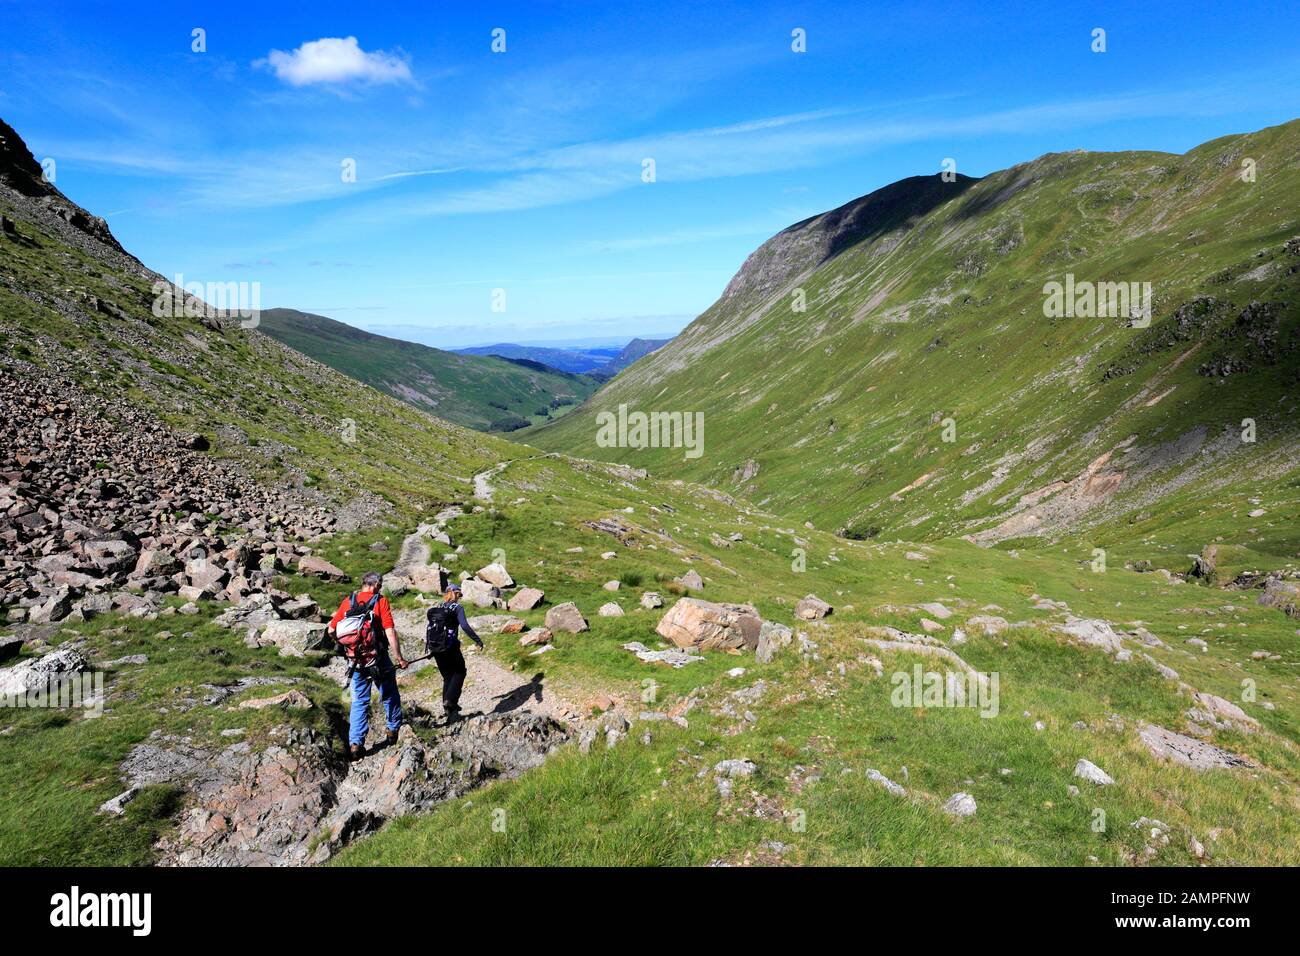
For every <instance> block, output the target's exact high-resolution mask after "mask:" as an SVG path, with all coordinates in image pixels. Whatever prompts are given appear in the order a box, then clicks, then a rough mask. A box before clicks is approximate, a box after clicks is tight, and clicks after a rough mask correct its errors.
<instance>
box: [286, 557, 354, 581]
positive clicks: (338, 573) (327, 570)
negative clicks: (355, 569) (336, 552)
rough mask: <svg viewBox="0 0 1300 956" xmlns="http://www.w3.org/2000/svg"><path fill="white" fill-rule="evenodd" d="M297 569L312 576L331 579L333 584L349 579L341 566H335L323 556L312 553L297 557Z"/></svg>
mask: <svg viewBox="0 0 1300 956" xmlns="http://www.w3.org/2000/svg"><path fill="white" fill-rule="evenodd" d="M298 571H299V573H301V574H310V575H311V576H312V577H315V578H321V579H322V580H325V581H332V582H333V583H335V584H342V583H343V582H345V581H349V580H351V579H350V578H349V577H348V575H347V573H346V572H344V571H343V569H342V568H338V567H335V566H334V565H332V564H330V563H329V562H328V561H326V560H325V559H324V558H322V557H318V556H316V555H314V554H308V555H304V556H303V557H301V558H299V559H298Z"/></svg>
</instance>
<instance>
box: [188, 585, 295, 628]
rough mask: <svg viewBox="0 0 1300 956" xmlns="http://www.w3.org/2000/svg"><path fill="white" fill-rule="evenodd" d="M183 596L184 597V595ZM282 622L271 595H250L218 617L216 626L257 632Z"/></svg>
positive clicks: (214, 621)
mask: <svg viewBox="0 0 1300 956" xmlns="http://www.w3.org/2000/svg"><path fill="white" fill-rule="evenodd" d="M182 596H183V595H182ZM278 620H280V612H279V611H278V610H276V607H275V603H274V602H273V601H272V600H271V595H269V594H260V593H259V594H250V595H248V597H246V598H244V599H243V600H242V601H240V602H239V603H238V604H236V605H235V606H234V607H232V608H231V609H230V610H229V611H226V612H224V613H222V614H219V615H217V617H215V618H214V619H213V623H214V624H219V625H220V626H221V627H229V628H234V629H241V630H256V629H257V628H261V627H265V626H266V625H267V624H270V623H271V622H272V621H278Z"/></svg>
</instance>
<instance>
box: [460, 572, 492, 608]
mask: <svg viewBox="0 0 1300 956" xmlns="http://www.w3.org/2000/svg"><path fill="white" fill-rule="evenodd" d="M461 596H462V597H463V598H464V599H465V601H466V603H469V604H473V605H474V606H475V607H496V606H497V602H498V601H499V600H500V599H501V591H500V589H499V588H497V587H496V586H495V585H493V584H489V583H488V582H486V581H480V580H479V579H478V578H466V579H465V580H464V581H462V582H461Z"/></svg>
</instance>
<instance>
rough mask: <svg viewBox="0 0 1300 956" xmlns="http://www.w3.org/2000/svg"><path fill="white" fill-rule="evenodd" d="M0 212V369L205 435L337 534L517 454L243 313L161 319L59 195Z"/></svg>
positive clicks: (143, 282) (459, 487) (419, 511)
mask: <svg viewBox="0 0 1300 956" xmlns="http://www.w3.org/2000/svg"><path fill="white" fill-rule="evenodd" d="M9 195H12V194H9ZM60 209H62V210H67V218H65V217H64V216H63V215H62V214H60V212H59V210H60ZM0 214H3V215H4V216H5V217H6V219H8V220H9V221H11V222H12V223H13V224H14V229H15V232H14V234H13V235H12V236H6V237H5V240H4V241H3V242H2V243H0V353H3V361H2V362H0V367H3V368H5V369H7V370H9V371H11V372H12V373H13V374H14V375H15V376H16V377H18V378H19V379H23V378H29V377H31V376H41V377H48V378H49V379H51V380H55V381H60V382H66V383H68V384H69V385H70V386H71V387H73V388H75V389H77V390H78V393H79V394H80V395H82V396H83V401H85V402H86V403H88V404H90V405H92V406H93V407H95V408H97V409H99V410H101V411H102V412H104V413H105V414H107V415H110V416H117V415H120V414H121V412H122V411H123V410H124V409H125V410H135V409H139V410H142V411H145V412H147V413H151V414H153V415H156V416H157V417H158V418H159V419H161V420H162V421H163V422H165V423H166V424H167V425H169V426H171V427H172V428H174V429H176V430H178V431H180V432H182V433H184V432H198V433H200V434H201V435H203V436H204V437H205V439H206V440H207V441H208V442H209V443H210V444H211V447H212V451H211V454H213V455H214V456H216V457H218V458H221V459H223V460H226V461H228V462H230V463H232V464H233V465H234V466H235V467H237V468H239V469H241V470H243V471H245V472H248V473H250V474H252V475H253V476H254V477H256V478H258V479H260V480H262V481H263V482H264V483H265V484H267V485H269V486H271V487H275V488H278V489H281V490H283V491H292V492H294V493H295V494H298V495H300V496H302V497H304V498H306V499H309V500H312V499H314V500H317V501H318V502H319V503H320V504H321V505H324V506H327V507H329V508H331V509H334V510H336V511H337V512H338V513H339V514H340V516H345V517H344V518H343V525H344V526H347V525H356V524H364V523H366V522H367V521H371V520H374V519H375V518H376V517H378V516H380V515H389V516H397V517H401V518H402V519H404V520H405V519H408V518H413V517H415V516H420V515H423V514H425V513H427V512H428V510H429V509H430V508H433V507H435V506H436V505H437V504H439V503H441V502H445V501H448V500H454V499H456V498H459V497H461V496H462V495H464V494H465V493H466V490H467V489H468V488H469V487H470V479H471V476H472V475H473V474H474V473H475V472H477V471H481V470H482V469H483V468H485V467H488V466H489V465H491V464H493V463H495V462H496V461H499V460H500V459H501V458H502V457H503V456H504V457H509V456H511V455H512V454H513V453H517V451H518V446H513V445H509V444H507V443H505V442H503V441H500V440H499V439H496V438H492V437H490V436H487V435H483V434H480V433H478V432H474V431H470V430H467V429H464V428H460V427H457V426H455V425H451V424H448V423H447V422H445V421H442V420H440V419H436V418H433V417H432V416H430V415H427V414H424V413H422V412H420V411H417V410H415V409H413V408H411V407H409V406H408V405H406V404H403V403H402V402H398V401H396V400H394V399H391V398H389V397H388V396H386V395H382V394H380V393H378V392H376V391H374V390H373V389H371V388H368V387H367V386H365V385H363V384H361V383H358V382H356V381H354V380H353V379H351V378H348V377H347V376H344V375H341V374H339V373H338V372H335V371H334V370H332V369H330V368H328V367H326V366H324V365H322V364H320V363H318V362H316V361H314V360H312V359H309V358H307V357H306V356H304V355H302V354H300V353H299V352H296V351H294V350H292V349H289V348H286V347H285V346H284V345H282V344H281V343H279V342H277V341H275V340H274V339H272V338H270V337H268V336H266V335H264V334H262V333H261V332H259V331H257V330H255V329H250V328H244V327H243V326H242V325H241V323H240V321H238V320H237V319H234V318H229V317H224V316H219V315H217V314H215V313H213V312H211V311H210V310H209V312H208V314H207V315H205V316H202V317H196V316H193V315H186V314H183V313H182V314H172V313H171V312H170V311H169V310H162V311H163V314H154V309H153V306H154V303H155V299H156V294H155V292H154V288H155V283H156V282H160V281H162V280H161V277H159V276H157V275H156V274H155V273H152V272H150V271H149V270H147V269H146V268H145V267H144V266H142V265H141V264H140V263H139V262H138V261H137V260H135V259H134V258H132V257H130V256H129V255H128V254H126V253H124V252H122V251H121V250H120V248H118V247H117V246H116V243H115V242H113V243H111V244H109V243H110V242H111V238H112V237H111V236H109V235H108V233H107V228H106V227H105V228H104V229H103V233H102V236H106V237H107V238H108V241H107V242H106V241H104V239H103V238H102V237H101V235H98V234H92V233H88V232H86V231H85V230H84V229H83V228H81V227H80V226H74V225H71V224H70V221H72V220H75V221H77V222H82V221H83V220H82V217H86V220H85V221H89V217H88V216H87V214H86V213H84V211H82V210H79V209H77V208H76V207H75V206H73V205H72V204H71V203H68V202H67V201H66V200H63V199H62V197H58V201H57V202H56V203H52V204H49V205H37V204H32V203H25V202H19V201H16V200H14V199H11V198H9V196H7V195H6V194H5V193H4V192H3V191H0ZM100 222H101V223H102V220H101V221H100ZM168 288H170V286H168ZM188 301H191V302H193V301H196V300H188Z"/></svg>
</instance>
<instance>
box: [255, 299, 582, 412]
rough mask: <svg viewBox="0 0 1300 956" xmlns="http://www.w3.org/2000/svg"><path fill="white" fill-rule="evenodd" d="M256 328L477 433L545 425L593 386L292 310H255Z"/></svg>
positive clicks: (577, 378)
mask: <svg viewBox="0 0 1300 956" xmlns="http://www.w3.org/2000/svg"><path fill="white" fill-rule="evenodd" d="M259 328H260V329H261V330H262V331H263V332H265V333H266V334H267V335H269V336H271V337H272V338H274V339H277V340H279V341H281V342H283V343H284V344H285V345H288V346H289V347H290V348H294V349H297V350H298V351H299V352H302V353H303V354H304V355H309V356H311V357H312V358H314V359H316V360H317V361H319V362H324V363H325V364H326V365H328V366H330V367H331V368H334V369H337V370H338V371H340V372H343V373H344V374H345V375H350V376H352V377H353V378H355V379H357V380H358V381H360V382H365V383H366V384H367V385H370V386H372V387H373V388H377V389H379V390H380V391H381V392H386V393H387V394H389V395H392V396H393V397H395V398H398V399H401V400H402V401H404V402H408V403H410V404H411V405H414V406H415V407H416V408H419V409H421V410H422V411H426V412H429V413H430V414H433V415H437V416H438V417H439V418H445V419H447V420H448V421H451V422H455V423H456V424H458V425H464V426H466V427H468V428H476V429H480V430H487V429H488V428H489V427H490V426H491V425H492V424H493V423H494V422H496V421H498V420H499V419H501V418H504V417H506V416H508V415H515V416H519V417H522V418H525V419H527V420H528V421H530V422H533V423H538V422H545V421H550V420H552V419H553V418H554V417H557V416H558V415H560V414H563V412H564V411H566V410H568V409H571V408H572V407H573V406H574V405H576V404H578V403H579V402H581V401H582V400H583V399H585V398H587V396H589V395H591V394H592V393H593V392H594V391H595V390H596V388H597V386H598V385H599V384H600V383H599V382H598V381H596V380H595V379H592V378H588V377H587V376H585V375H571V374H569V373H567V372H560V371H558V370H548V371H539V370H537V369H533V368H528V367H525V366H523V365H518V364H515V363H514V362H508V361H506V360H505V359H502V358H497V357H495V356H490V355H482V356H480V355H461V354H457V353H455V352H444V351H442V350H440V349H434V348H429V347H428V346H425V345H418V344H416V343H414V342H402V341H400V340H398V339H390V338H386V337H385V336H382V335H374V334H372V333H370V332H365V331H363V330H361V329H356V328H353V327H351V326H349V325H345V324H343V323H342V322H336V321H334V320H333V319H328V318H326V317H324V316H321V315H312V314H310V313H306V312H297V311H295V310H293V309H267V310H265V311H263V312H262V314H261V325H260V326H259ZM552 403H556V404H555V407H554V408H552Z"/></svg>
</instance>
